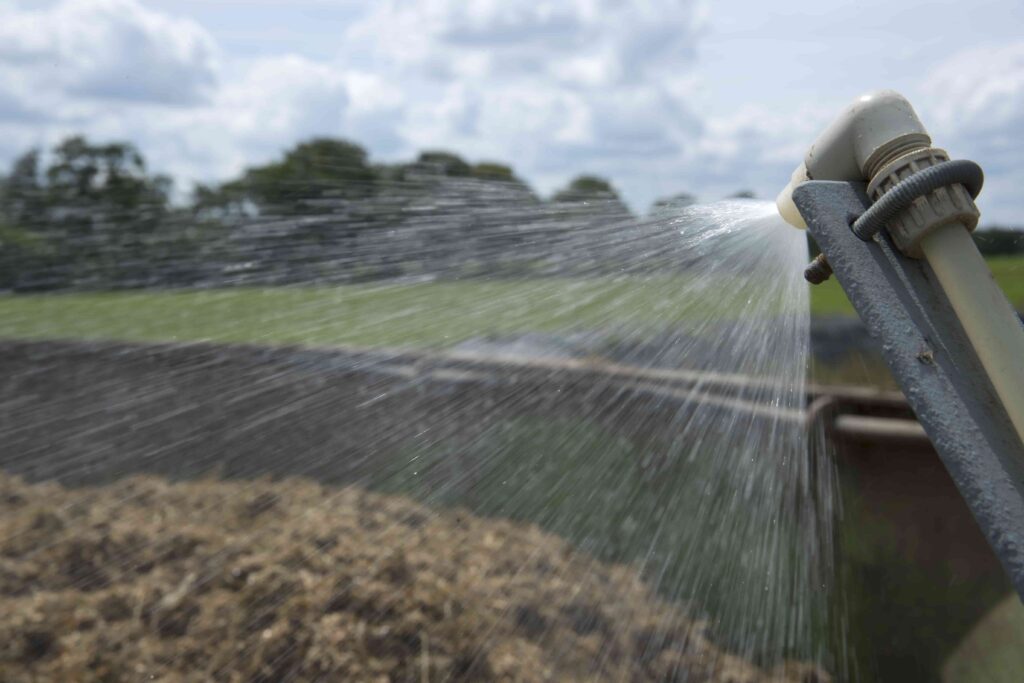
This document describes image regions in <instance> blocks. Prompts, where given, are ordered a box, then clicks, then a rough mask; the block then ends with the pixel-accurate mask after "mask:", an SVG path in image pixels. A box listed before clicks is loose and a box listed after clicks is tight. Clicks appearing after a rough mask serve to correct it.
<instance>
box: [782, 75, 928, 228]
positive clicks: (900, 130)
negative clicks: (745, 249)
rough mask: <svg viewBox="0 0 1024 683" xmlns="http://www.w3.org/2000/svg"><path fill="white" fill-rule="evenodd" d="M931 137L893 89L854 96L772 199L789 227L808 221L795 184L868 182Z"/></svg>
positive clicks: (907, 103)
mask: <svg viewBox="0 0 1024 683" xmlns="http://www.w3.org/2000/svg"><path fill="white" fill-rule="evenodd" d="M931 142H932V140H931V138H930V137H929V136H928V133H927V132H926V131H925V128H924V124H922V123H921V120H920V119H919V118H917V114H916V113H915V112H914V108H913V107H912V106H910V102H908V101H907V99H906V98H905V97H903V95H900V94H899V93H898V92H896V91H894V90H879V91H877V92H873V93H868V94H866V95H862V96H861V97H858V98H857V100H856V101H855V102H854V103H853V104H851V105H850V106H849V107H847V108H846V109H845V110H844V111H843V113H841V114H840V115H839V117H838V118H837V119H836V120H835V121H833V122H832V124H831V125H830V126H829V127H828V128H826V129H825V130H824V132H822V134H821V135H819V136H818V139H817V140H815V141H814V144H812V145H811V148H810V149H809V150H808V151H807V155H806V156H805V157H804V160H803V162H802V163H801V164H800V165H799V166H797V167H796V170H795V171H793V176H792V178H790V181H789V184H788V185H786V187H785V188H783V190H782V192H780V193H779V196H778V198H776V200H775V204H776V206H778V209H779V214H780V215H781V216H782V217H783V218H784V219H785V220H786V222H788V223H789V224H791V225H794V226H796V227H798V228H806V227H807V224H806V223H804V219H803V218H802V217H801V216H800V212H799V211H798V210H797V208H796V204H794V203H793V188H795V187H796V186H797V185H799V184H800V183H802V182H805V181H807V180H847V181H860V182H866V181H868V180H870V179H871V178H872V177H874V175H875V172H877V171H878V170H879V169H880V168H881V167H882V166H883V165H885V164H886V163H888V162H889V161H891V160H893V159H895V158H897V157H899V156H901V155H902V154H903V153H905V152H908V151H912V150H914V149H918V148H921V147H928V146H929V145H931Z"/></svg>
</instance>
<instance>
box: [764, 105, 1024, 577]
mask: <svg viewBox="0 0 1024 683" xmlns="http://www.w3.org/2000/svg"><path fill="white" fill-rule="evenodd" d="M982 182H983V175H982V172H981V169H980V168H979V167H978V165H977V164H975V163H973V162H971V161H953V160H950V159H949V155H948V154H947V153H946V152H945V151H944V150H941V149H937V148H935V147H932V146H931V137H930V136H929V135H928V133H927V131H926V130H925V128H924V125H923V124H922V123H921V121H920V119H919V118H918V117H917V114H916V113H915V112H914V109H913V107H912V106H911V105H910V103H909V102H908V101H907V100H906V99H905V98H904V97H903V96H901V95H899V94H898V93H896V92H893V91H891V90H882V91H879V92H875V93H870V94H867V95H864V96H863V97H860V98H859V99H858V100H857V101H855V102H854V103H853V104H852V105H850V106H849V107H848V108H847V109H846V110H845V111H844V112H843V113H842V114H840V116H839V117H838V118H837V119H836V120H835V122H833V123H832V125H830V126H829V127H828V128H827V129H826V130H825V131H824V132H823V133H822V134H821V135H820V136H819V137H818V139H817V140H816V141H815V142H814V144H813V145H811V148H810V150H809V151H808V152H807V155H806V157H805V158H804V161H803V163H801V164H800V166H798V167H797V169H796V170H795V171H794V173H793V176H792V179H791V180H790V183H789V184H788V185H787V186H786V187H785V189H783V191H782V192H781V193H780V194H779V197H778V199H777V205H778V209H779V213H780V214H781V215H782V217H783V218H784V219H785V220H786V221H787V222H789V223H791V224H792V225H794V226H796V227H800V228H807V229H809V231H810V232H811V234H812V235H813V236H814V238H815V240H816V241H817V243H818V245H819V246H820V247H821V250H822V253H821V255H820V256H818V257H817V258H816V259H815V260H814V262H812V263H811V264H810V265H809V266H808V268H807V270H806V271H805V277H806V278H807V280H809V281H810V282H812V283H818V282H821V281H823V280H825V279H827V278H828V277H829V276H830V275H831V274H832V273H833V272H834V273H835V275H836V277H837V279H838V280H839V283H840V284H841V285H842V287H843V289H844V290H845V291H846V294H847V296H848V297H849V299H850V301H851V303H852V304H853V306H854V308H855V309H856V310H857V313H858V314H859V315H860V317H861V319H862V320H863V321H864V323H865V325H866V326H867V328H868V330H869V332H870V333H871V334H872V336H874V337H875V338H876V339H878V340H879V341H880V342H881V345H882V352H883V356H884V357H885V359H886V362H887V364H888V365H889V368H890V370H891V371H892V373H893V376H894V377H895V379H896V381H897V382H898V383H899V384H900V387H901V388H902V390H903V392H904V394H906V396H907V399H908V401H909V402H910V404H911V406H912V407H913V408H914V411H915V413H916V414H917V417H918V419H919V420H920V422H921V424H922V426H923V427H924V429H925V431H926V432H927V434H928V436H929V438H930V439H931V440H932V442H933V444H934V445H935V448H936V450H937V452H938V453H939V455H940V456H941V457H942V459H943V462H944V463H945V465H946V468H947V469H948V470H949V472H950V474H951V475H952V477H953V479H954V481H955V482H956V484H957V486H958V488H959V489H960V492H961V494H962V495H963V496H964V498H965V499H966V501H967V503H968V505H969V506H970V507H971V511H972V512H973V514H974V516H975V518H976V519H977V520H978V522H979V524H980V526H981V527H982V530H983V531H984V532H985V534H986V536H987V537H988V540H989V543H990V544H991V545H992V547H993V548H994V549H995V551H996V554H997V555H998V556H999V558H1000V560H1001V561H1002V563H1003V566H1004V567H1005V568H1006V570H1007V572H1008V573H1009V574H1010V577H1011V578H1012V579H1013V581H1014V584H1015V585H1016V587H1017V591H1018V593H1020V594H1021V595H1022V596H1024V328H1022V326H1021V323H1020V320H1019V319H1018V317H1017V314H1016V312H1015V311H1014V310H1013V307H1012V306H1011V304H1010V303H1009V301H1008V300H1007V299H1006V297H1005V295H1004V294H1003V292H1002V291H1001V290H1000V289H999V287H998V285H997V284H996V283H995V280H994V278H993V277H992V274H991V272H990V271H989V269H988V267H987V265H986V264H985V262H984V260H983V258H982V257H981V254H980V253H979V252H978V249H977V247H976V246H975V244H974V241H973V240H972V238H971V231H973V230H974V228H975V227H976V226H977V224H978V219H979V216H980V213H979V211H978V208H977V206H976V205H975V203H974V198H975V197H976V196H977V195H978V193H979V192H980V191H981V186H982Z"/></svg>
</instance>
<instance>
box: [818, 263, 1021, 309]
mask: <svg viewBox="0 0 1024 683" xmlns="http://www.w3.org/2000/svg"><path fill="white" fill-rule="evenodd" d="M988 265H989V268H991V269H992V274H993V275H994V276H995V278H996V282H998V283H999V286H1000V287H1002V288H1003V291H1004V292H1006V296H1007V298H1008V299H1009V300H1010V303H1012V304H1013V305H1014V307H1015V308H1016V309H1017V310H1018V311H1024V256H999V257H996V258H991V259H988ZM811 314H812V315H855V313H854V310H853V306H852V305H851V304H850V301H849V299H847V298H846V294H845V293H844V292H843V289H842V287H840V286H839V283H838V282H837V281H836V279H835V278H834V277H833V278H831V279H829V280H828V282H825V283H823V284H820V285H818V286H816V287H814V288H812V289H811Z"/></svg>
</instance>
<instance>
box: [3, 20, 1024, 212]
mask: <svg viewBox="0 0 1024 683" xmlns="http://www.w3.org/2000/svg"><path fill="white" fill-rule="evenodd" d="M0 1H2V0H0ZM157 5H159V6H160V7H162V8H164V9H163V11H157V10H156V9H153V7H154V6H157ZM186 6H191V7H193V9H194V8H195V6H196V4H195V3H185V4H182V5H179V4H177V3H175V2H169V1H167V2H161V3H154V4H148V3H147V4H146V5H143V2H142V0H56V1H54V2H48V3H47V4H46V5H39V4H36V3H27V2H25V3H20V4H14V5H10V4H4V5H3V6H2V7H0V138H2V139H0V163H2V162H5V161H9V160H10V159H11V158H12V157H13V155H14V154H15V153H17V152H19V151H22V150H23V149H24V148H25V147H28V146H29V145H33V144H35V145H47V144H51V143H53V142H55V141H56V140H57V139H59V138H60V137H61V136H63V135H67V134H70V133H73V132H81V133H85V134H87V135H89V136H92V137H94V138H97V139H128V140H132V141H134V142H136V143H137V144H139V146H140V147H141V148H142V149H143V151H144V153H145V154H146V156H147V158H148V159H149V160H150V161H151V163H152V165H153V166H154V167H156V168H158V169H160V170H161V171H164V172H169V173H172V174H174V175H176V176H178V177H179V178H180V179H182V180H183V181H185V182H183V183H181V185H182V186H183V187H187V185H188V182H189V181H191V180H204V181H208V180H215V179H223V178H226V177H228V176H229V175H231V174H234V173H237V172H238V171H239V170H241V168H243V167H244V166H245V165H247V164H252V163H260V162H264V161H266V160H268V159H270V158H273V157H275V156H277V155H279V154H280V152H281V151H282V150H283V149H284V148H286V147H288V146H291V145H293V144H295V143H296V142H298V141H300V140H302V139H304V138H309V137H311V136H314V135H330V136H340V137H347V138H349V139H352V140H354V141H356V142H359V143H360V144H363V145H365V146H366V147H367V148H368V149H369V151H370V152H371V154H372V155H373V156H374V157H376V158H378V159H381V158H383V159H397V158H407V157H409V156H411V155H413V154H414V153H415V152H417V151H419V150H422V149H426V148H435V149H436V148H445V149H451V150H453V151H456V152H458V153H460V154H463V155H465V156H467V157H469V158H471V159H484V158H487V159H494V160H501V161H506V162H508V163H511V164H512V165H513V166H514V167H515V168H516V170H517V172H519V173H520V175H522V176H524V177H526V178H527V179H529V180H530V181H531V182H532V183H534V184H535V186H537V188H538V189H539V190H540V191H542V192H550V191H551V190H553V189H555V188H556V187H557V186H560V185H563V184H564V183H565V182H566V181H567V180H568V179H569V177H571V176H572V175H574V174H577V173H582V172H593V173H598V174H602V175H605V176H607V177H609V178H610V179H611V180H612V181H613V182H614V183H615V185H616V186H617V187H619V189H620V190H622V191H623V192H624V193H625V195H626V197H627V198H628V199H629V200H630V202H631V203H632V205H633V206H634V208H636V209H638V210H643V209H645V208H646V207H647V206H648V205H649V203H650V202H651V201H652V200H653V199H655V198H656V197H658V196H664V195H667V194H674V193H676V192H679V191H684V190H689V191H692V192H696V193H698V194H700V195H702V196H704V197H706V198H714V197H716V196H721V195H724V194H727V193H730V192H732V191H734V190H737V189H742V188H750V189H754V190H755V191H756V192H757V193H758V194H759V195H762V196H771V195H773V194H774V192H775V191H776V190H777V186H779V185H781V184H782V183H784V182H785V180H786V179H787V178H788V176H789V172H790V171H791V170H792V167H793V166H794V165H795V164H796V163H797V161H798V160H799V159H800V158H801V157H802V155H803V153H804V152H805V151H806V146H807V145H808V144H809V143H810V141H811V140H812V139H813V138H814V136H815V135H816V134H817V133H818V131H819V130H820V129H821V128H822V127H823V126H824V125H825V124H826V123H827V121H828V119H829V118H830V117H831V115H833V114H834V113H835V111H838V109H839V107H841V106H842V104H843V103H844V102H842V101H840V100H844V99H845V98H846V97H847V96H852V94H854V93H852V92H851V93H846V92H845V91H843V94H842V95H839V94H838V93H837V92H833V90H843V88H842V87H840V86H836V87H835V88H832V89H831V90H830V89H829V88H826V87H824V85H823V86H822V89H821V95H820V96H819V95H817V94H815V95H813V96H809V95H807V94H806V93H804V94H802V95H793V96H788V97H787V98H786V101H785V102H784V103H780V102H778V101H775V102H773V103H772V104H771V106H764V107H757V106H751V105H749V104H743V100H742V99H740V100H737V102H738V103H739V104H738V105H737V104H734V105H733V106H730V107H728V108H725V109H722V108H719V109H717V110H715V109H712V108H709V107H707V106H704V105H703V104H702V103H712V104H713V103H714V102H715V101H716V96H717V95H718V94H720V93H722V92H734V91H737V90H742V89H744V88H745V87H746V86H747V85H749V84H746V83H744V82H735V83H734V82H728V83H723V82H711V81H709V80H707V78H708V77H707V74H706V73H705V72H703V71H701V69H700V68H699V65H698V63H697V58H696V49H697V47H698V46H699V44H700V41H701V40H702V39H703V38H704V36H705V34H706V32H707V30H708V29H706V28H705V26H704V24H703V23H702V22H703V21H704V20H705V19H704V18H705V16H706V12H705V10H706V5H703V4H701V3H700V0H636V1H634V2H629V3H624V2H617V1H614V0H561V1H558V2H555V1H553V0H532V1H530V0H417V1H415V2H413V1H410V0H379V1H378V2H374V3H369V2H368V3H365V4H361V5H358V6H357V5H355V4H352V3H349V4H347V5H346V9H345V10H344V12H342V11H340V10H339V14H337V17H336V18H337V21H336V23H335V24H331V22H332V21H333V20H332V19H330V18H329V17H331V16H334V15H332V14H331V12H332V11H333V9H329V8H330V7H332V5H331V4H330V3H324V4H323V5H318V8H319V9H318V13H320V12H323V16H324V17H327V18H325V20H324V21H325V22H327V25H326V28H325V34H328V33H329V34H331V35H332V38H331V40H330V41H328V43H326V44H327V45H329V46H330V47H331V48H332V49H335V50H336V52H335V53H334V54H333V55H332V54H330V52H329V50H327V51H325V50H324V49H320V50H319V51H310V52H309V53H308V54H307V53H306V52H304V51H303V48H302V45H301V41H300V42H299V43H294V42H293V43H292V44H291V46H290V47H289V48H287V49H288V50H292V51H291V52H288V51H280V50H279V51H274V50H273V49H261V50H260V51H259V56H253V55H252V54H249V53H246V54H243V53H242V51H240V49H239V42H238V41H239V40H240V39H239V38H237V37H235V38H232V37H231V33H230V32H228V33H224V32H223V31H224V30H225V29H224V27H223V26H219V27H218V26H216V25H214V24H211V28H214V29H217V28H219V30H220V31H221V33H217V36H218V37H219V38H220V39H221V43H218V42H216V41H215V39H214V37H213V34H212V33H211V32H210V30H208V29H207V28H205V27H204V26H202V25H200V24H199V23H198V22H197V21H194V20H192V19H188V18H182V17H181V16H178V15H177V14H176V13H177V12H179V11H184V10H183V9H179V8H185V7H186ZM237 11H238V12H239V15H238V17H239V21H240V22H242V23H244V21H245V15H244V14H243V12H244V11H245V10H244V8H242V7H241V6H239V8H238V10H237ZM200 14H202V13H200ZM214 15H215V13H214V14H207V15H205V16H214ZM197 16H198V15H197ZM242 28H243V29H244V30H243V31H242V34H241V35H243V36H244V39H243V40H244V41H248V42H251V41H252V40H258V38H259V35H260V33H259V32H260V31H261V30H271V28H269V27H262V26H260V25H258V24H250V25H247V26H243V27H242ZM278 29H281V27H274V29H273V30H274V31H277V33H275V35H280V34H281V31H280V30H278ZM335 35H336V37H334V36H335ZM225 40H226V41H227V42H224V41H225ZM232 40H234V41H235V42H234V43H232V42H231V41H232ZM248 42H246V44H248ZM324 45H325V43H321V48H323V46H324ZM314 55H315V56H314ZM753 66H755V65H752V66H751V73H755V72H756V69H754V68H753ZM910 90H911V91H910V92H908V93H907V94H908V95H910V96H911V98H912V99H913V100H914V101H915V104H917V105H918V106H919V107H920V108H921V113H922V116H923V117H924V118H925V122H926V123H928V124H929V125H931V126H932V127H933V130H934V132H935V133H936V140H937V142H938V143H939V144H944V145H945V146H947V147H949V148H950V151H951V152H953V153H954V154H955V155H957V156H966V157H972V158H975V159H977V160H978V161H979V162H981V163H982V164H983V165H984V166H985V167H986V170H987V171H988V172H989V178H990V180H989V184H988V186H987V187H986V190H985V193H984V195H983V206H993V207H997V211H993V212H992V213H991V214H990V216H989V218H997V219H1005V220H1015V221H1016V222H1019V218H1018V217H1019V216H1020V215H1024V193H1021V192H1019V189H1018V188H1019V187H1020V185H1021V184H1022V183H1024V178H1022V177H1021V173H1020V172H1019V171H1018V170H1017V168H1016V167H1017V163H1016V160H1019V159H1020V158H1022V157H1024V142H1022V141H1024V136H1021V135H1019V133H1020V132H1024V43H1020V42H1010V43H1006V44H1004V45H1002V46H996V47H989V48H986V49H983V50H978V49H974V50H970V51H965V52H962V53H960V54H957V55H954V56H953V57H951V58H950V59H949V60H948V62H946V63H945V64H942V65H940V66H939V67H937V68H935V69H934V70H933V71H932V72H931V75H930V76H929V77H928V78H927V79H925V86H924V87H923V88H921V89H920V90H915V89H913V88H911V89H910ZM837 97H839V99H837ZM712 111H714V112H716V113H715V114H714V115H712V113H711V112H712Z"/></svg>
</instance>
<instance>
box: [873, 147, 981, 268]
mask: <svg viewBox="0 0 1024 683" xmlns="http://www.w3.org/2000/svg"><path fill="white" fill-rule="evenodd" d="M947 162H949V155H948V154H946V152H945V150H941V149H936V148H934V147H925V148H922V149H917V150H915V151H913V152H910V153H909V154H905V155H903V156H901V157H899V158H897V159H894V160H893V161H891V162H889V163H888V164H886V165H885V166H884V167H883V168H881V169H879V171H878V172H877V173H876V174H875V175H874V177H873V178H872V179H871V182H870V183H868V196H869V197H870V198H871V200H872V201H873V202H878V201H879V200H880V199H881V198H882V197H883V196H884V195H885V194H886V193H887V192H889V191H890V190H892V189H893V188H894V187H896V186H897V185H899V184H900V183H901V182H902V181H905V180H907V179H908V178H910V177H911V176H913V175H914V174H916V173H919V172H921V171H923V170H924V169H927V168H931V167H934V166H938V165H940V164H947V165H950V166H952V164H948V163H947ZM957 163H960V162H957ZM937 170H938V169H936V171H937ZM904 187H906V184H904ZM925 189H930V188H925ZM972 189H975V188H972ZM978 190H980V187H978V188H976V189H975V192H973V193H972V192H970V191H969V190H968V189H967V188H965V187H964V185H963V184H962V183H960V182H950V183H948V184H942V185H941V186H940V187H936V188H935V189H930V191H927V192H924V193H923V194H920V195H919V196H917V197H916V198H914V199H913V200H912V201H911V202H910V204H909V205H908V206H907V207H906V208H905V209H903V210H901V211H899V212H897V213H896V214H895V215H894V216H892V217H889V218H888V220H886V223H885V224H886V227H887V228H888V229H889V235H890V236H891V237H892V240H893V242H894V243H895V244H896V246H897V248H899V250H900V251H902V252H903V253H904V254H905V255H907V256H909V257H911V258H922V257H923V256H924V254H923V253H922V251H921V246H920V245H921V240H922V239H924V237H925V236H926V235H928V234H929V233H931V232H932V231H934V230H935V229H937V228H939V227H941V226H943V225H946V224H949V223H962V224H963V225H964V226H965V227H966V228H967V229H968V230H969V231H971V230H974V229H975V227H977V225H978V219H979V218H980V216H981V213H980V212H979V211H978V207H977V206H976V205H975V204H974V199H973V197H972V194H976V193H977V191H978ZM908 199H909V197H908Z"/></svg>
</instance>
